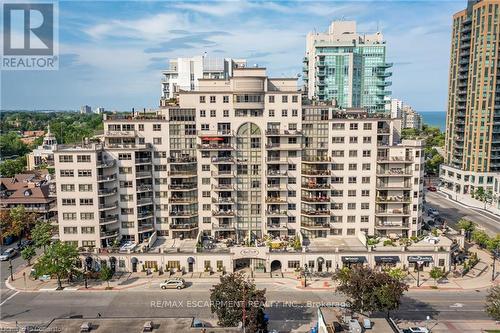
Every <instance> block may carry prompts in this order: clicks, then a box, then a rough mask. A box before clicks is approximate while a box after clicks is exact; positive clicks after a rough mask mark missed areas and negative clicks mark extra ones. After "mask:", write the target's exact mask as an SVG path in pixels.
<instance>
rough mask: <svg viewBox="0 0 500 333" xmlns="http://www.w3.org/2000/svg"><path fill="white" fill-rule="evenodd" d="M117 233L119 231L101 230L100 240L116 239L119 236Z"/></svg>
mask: <svg viewBox="0 0 500 333" xmlns="http://www.w3.org/2000/svg"><path fill="white" fill-rule="evenodd" d="M119 232H120V230H119V229H112V230H101V232H100V235H101V239H103V238H111V237H117V236H118V234H119Z"/></svg>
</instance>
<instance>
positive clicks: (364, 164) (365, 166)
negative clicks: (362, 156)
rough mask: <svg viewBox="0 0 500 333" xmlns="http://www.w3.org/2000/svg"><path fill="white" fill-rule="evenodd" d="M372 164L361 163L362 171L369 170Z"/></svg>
mask: <svg viewBox="0 0 500 333" xmlns="http://www.w3.org/2000/svg"><path fill="white" fill-rule="evenodd" d="M371 168H372V166H371V164H370V163H363V167H362V169H363V171H368V170H371Z"/></svg>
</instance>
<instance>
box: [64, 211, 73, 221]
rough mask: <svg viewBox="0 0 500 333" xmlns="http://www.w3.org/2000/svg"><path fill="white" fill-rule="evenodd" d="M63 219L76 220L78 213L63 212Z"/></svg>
mask: <svg viewBox="0 0 500 333" xmlns="http://www.w3.org/2000/svg"><path fill="white" fill-rule="evenodd" d="M62 218H63V220H76V213H63V214H62Z"/></svg>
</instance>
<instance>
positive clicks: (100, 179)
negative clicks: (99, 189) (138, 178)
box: [97, 174, 116, 182]
mask: <svg viewBox="0 0 500 333" xmlns="http://www.w3.org/2000/svg"><path fill="white" fill-rule="evenodd" d="M113 180H116V175H115V174H113V175H107V176H97V181H98V182H111V181H113Z"/></svg>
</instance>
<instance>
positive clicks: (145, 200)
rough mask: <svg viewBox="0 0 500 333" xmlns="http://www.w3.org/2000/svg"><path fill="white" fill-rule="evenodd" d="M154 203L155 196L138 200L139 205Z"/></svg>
mask: <svg viewBox="0 0 500 333" xmlns="http://www.w3.org/2000/svg"><path fill="white" fill-rule="evenodd" d="M152 204H153V198H144V199H138V200H137V206H145V205H152Z"/></svg>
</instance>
